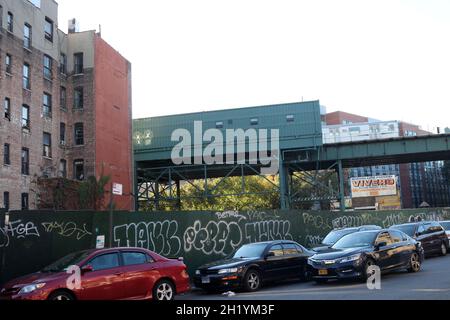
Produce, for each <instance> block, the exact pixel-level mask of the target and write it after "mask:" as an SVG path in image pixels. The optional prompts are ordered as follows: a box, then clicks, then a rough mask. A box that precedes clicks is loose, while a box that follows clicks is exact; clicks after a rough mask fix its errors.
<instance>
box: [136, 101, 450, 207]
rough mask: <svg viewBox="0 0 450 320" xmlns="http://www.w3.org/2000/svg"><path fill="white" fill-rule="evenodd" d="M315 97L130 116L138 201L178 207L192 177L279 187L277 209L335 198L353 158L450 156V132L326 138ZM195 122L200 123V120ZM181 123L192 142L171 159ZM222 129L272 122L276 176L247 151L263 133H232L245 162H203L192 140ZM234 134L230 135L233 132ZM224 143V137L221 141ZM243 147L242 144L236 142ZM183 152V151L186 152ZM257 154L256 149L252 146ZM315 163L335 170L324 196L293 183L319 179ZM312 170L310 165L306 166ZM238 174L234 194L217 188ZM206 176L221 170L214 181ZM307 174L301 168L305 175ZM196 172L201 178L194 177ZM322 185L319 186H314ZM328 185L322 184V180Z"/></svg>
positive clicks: (201, 189)
mask: <svg viewBox="0 0 450 320" xmlns="http://www.w3.org/2000/svg"><path fill="white" fill-rule="evenodd" d="M320 110H321V108H320V103H319V101H312V102H302V103H291V104H280V105H271V106H262V107H251V108H240V109H230V110H220V111H210V112H199V113H190V114H182V115H173V116H164V117H154V118H148V119H138V120H134V123H133V143H134V163H135V188H136V189H135V194H136V195H137V197H136V206H137V208H139V204H141V203H147V204H151V207H152V208H153V209H154V210H158V209H159V207H160V205H161V204H162V203H172V204H175V207H177V208H181V202H182V201H183V200H184V199H185V198H184V196H183V195H182V193H181V191H180V188H181V184H182V183H185V184H186V183H187V184H191V185H192V186H193V187H194V188H196V191H198V192H197V194H199V195H200V197H202V198H204V199H208V198H216V197H228V196H241V195H246V194H258V195H261V196H264V195H266V194H268V193H272V192H277V193H279V195H280V204H281V208H282V209H289V208H290V207H291V206H292V204H294V203H298V202H303V201H314V200H339V201H340V202H341V208H344V207H343V206H342V203H344V201H345V197H344V185H345V181H344V174H343V170H344V168H349V167H353V166H365V165H377V164H394V163H408V162H421V161H435V160H450V151H449V144H448V138H449V135H448V134H447V135H439V136H426V137H412V138H393V139H386V140H376V141H363V142H356V143H355V142H353V143H339V144H325V145H324V144H323V142H322V141H323V139H322V124H321V112H320ZM194 122H197V124H198V122H201V128H196V127H195V126H194ZM197 127H198V126H197ZM178 129H182V130H184V131H185V132H186V133H188V136H189V138H190V139H191V140H190V144H191V147H192V149H193V150H191V152H190V153H189V152H188V157H185V155H183V158H185V160H186V159H188V158H189V160H188V161H185V163H183V164H180V165H175V164H174V162H173V160H172V151H173V150H174V148H175V147H176V146H177V144H178V143H179V142H180V141H179V140H177V139H175V141H172V139H171V138H172V134H173V133H174V132H175V131H176V130H178ZM209 129H213V130H215V133H222V134H223V136H226V133H227V132H228V131H229V130H239V129H241V130H243V131H245V132H247V130H251V129H254V130H255V131H258V130H268V131H271V130H274V129H277V130H278V131H279V144H278V151H279V152H278V157H277V158H278V161H277V162H278V168H279V172H278V174H279V184H275V183H274V182H273V181H272V180H271V179H269V177H268V176H265V175H263V174H261V169H262V168H265V167H266V165H264V164H262V163H261V162H262V161H261V160H263V159H261V158H260V155H258V156H257V159H255V158H253V160H257V161H253V162H252V161H249V160H250V159H252V156H251V154H250V144H251V143H252V142H253V143H255V141H252V139H254V137H256V138H257V139H258V140H259V141H258V142H260V141H261V139H260V138H261V135H257V136H254V137H253V138H252V136H251V135H249V136H247V137H246V139H244V140H243V141H242V140H240V141H239V140H233V144H234V145H235V148H234V149H233V150H234V151H237V150H239V147H240V146H241V147H245V149H244V150H245V152H246V153H245V156H246V157H245V159H246V161H245V162H242V161H241V162H238V161H236V160H237V152H236V154H233V155H232V156H233V159H234V160H235V161H232V162H229V164H227V162H226V161H224V163H225V164H222V163H219V164H218V163H213V164H211V163H209V164H208V163H206V162H205V161H204V159H203V158H202V154H198V153H196V151H195V148H196V147H199V149H200V150H205V148H207V147H208V145H210V144H211V142H212V140H207V141H206V142H205V141H204V139H202V138H204V133H205V132H206V131H207V130H209ZM267 138H268V140H269V141H267V145H268V148H269V149H270V147H269V146H272V147H273V145H274V144H273V143H274V141H272V140H271V138H272V137H271V136H270V135H269V134H268V135H267ZM233 139H234V138H233ZM225 142H227V143H229V141H225ZM227 150H228V149H226V148H223V150H222V152H223V154H219V155H221V156H222V155H223V159H224V160H225V159H226V156H227V155H229V154H228V153H227ZM241 150H242V149H241ZM183 153H184V152H183ZM253 157H254V154H253ZM320 170H328V171H331V172H335V173H337V175H338V178H339V190H330V195H329V196H328V197H325V198H324V197H321V198H315V197H314V196H312V197H309V198H306V199H305V198H301V197H300V196H299V195H298V193H297V192H296V191H295V190H294V188H293V179H294V177H295V176H296V175H297V174H298V173H299V172H301V173H304V174H305V175H306V178H307V180H309V181H307V182H308V183H311V184H315V185H319V184H320V182H319V181H317V180H316V179H315V178H316V176H317V175H316V174H315V173H314V172H318V171H320ZM311 172H313V173H311ZM238 176H239V177H241V181H242V188H241V190H240V192H238V193H235V194H223V193H220V192H219V191H218V190H219V186H220V184H221V183H222V182H223V181H224V180H225V179H227V178H229V177H238ZM246 176H260V177H261V178H262V179H265V180H267V181H268V182H269V185H270V186H271V187H272V188H270V190H267V191H258V192H255V191H252V190H248V189H247V188H246V185H245V177H246ZM211 178H221V179H218V180H219V181H218V182H215V184H214V185H212V182H211ZM302 179H305V176H303V177H302ZM195 180H201V181H203V183H202V184H200V185H199V184H194V183H193V181H195ZM319 187H320V186H319ZM323 187H325V188H326V186H323Z"/></svg>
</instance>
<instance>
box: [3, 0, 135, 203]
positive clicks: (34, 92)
mask: <svg viewBox="0 0 450 320" xmlns="http://www.w3.org/2000/svg"><path fill="white" fill-rule="evenodd" d="M0 62H1V63H0V101H1V111H2V113H1V114H0V161H1V162H0V207H2V206H3V207H5V208H9V209H10V210H20V209H30V210H32V209H36V208H37V192H36V185H35V179H36V178H37V177H48V178H55V177H64V178H68V179H73V180H79V181H82V180H84V179H86V178H87V177H89V176H95V177H97V178H99V176H100V175H101V174H102V173H103V174H104V175H109V176H111V183H118V184H122V185H123V194H124V195H123V196H115V198H114V202H115V204H116V208H117V209H121V210H131V209H132V206H133V202H134V201H133V199H132V195H131V194H132V149H131V148H132V145H131V121H132V120H131V64H130V63H129V62H128V61H127V60H126V59H125V58H123V57H122V56H121V55H120V54H119V53H118V52H117V51H115V50H114V49H113V48H112V47H111V46H110V45H108V44H107V43H106V42H105V41H104V40H103V39H102V38H101V35H100V34H98V33H96V32H95V31H86V32H78V31H77V30H76V27H75V23H74V21H73V23H72V24H70V23H69V30H68V33H67V34H66V33H64V32H63V31H61V30H60V29H59V28H58V4H57V3H56V2H55V1H53V0H41V1H38V2H36V1H33V3H32V2H30V1H28V0H0ZM109 188H110V187H109V186H108V190H109ZM107 197H108V198H109V195H107Z"/></svg>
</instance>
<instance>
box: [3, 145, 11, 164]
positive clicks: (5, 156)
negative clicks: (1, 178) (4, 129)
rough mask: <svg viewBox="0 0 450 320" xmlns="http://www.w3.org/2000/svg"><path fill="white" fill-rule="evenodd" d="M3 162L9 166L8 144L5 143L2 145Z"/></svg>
mask: <svg viewBox="0 0 450 320" xmlns="http://www.w3.org/2000/svg"><path fill="white" fill-rule="evenodd" d="M3 164H4V165H7V166H9V165H10V164H11V155H10V145H9V143H5V144H4V145H3Z"/></svg>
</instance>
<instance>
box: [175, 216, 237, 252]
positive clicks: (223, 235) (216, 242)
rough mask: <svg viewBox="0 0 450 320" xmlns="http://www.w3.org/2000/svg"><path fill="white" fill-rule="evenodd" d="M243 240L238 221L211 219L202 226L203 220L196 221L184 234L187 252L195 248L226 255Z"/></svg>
mask: <svg viewBox="0 0 450 320" xmlns="http://www.w3.org/2000/svg"><path fill="white" fill-rule="evenodd" d="M242 240H243V235H242V231H241V228H240V226H239V224H238V223H237V222H225V221H218V222H217V221H210V222H208V224H206V225H205V226H202V223H201V221H195V223H194V224H193V225H192V226H190V227H189V228H187V229H186V231H185V232H184V235H183V241H184V251H185V252H191V251H192V250H195V251H200V252H203V253H204V254H206V255H211V254H215V255H222V256H226V255H227V254H229V253H231V252H233V251H234V250H235V249H236V248H237V247H239V246H240V245H241V243H242Z"/></svg>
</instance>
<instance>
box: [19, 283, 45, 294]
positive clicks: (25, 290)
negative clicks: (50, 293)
mask: <svg viewBox="0 0 450 320" xmlns="http://www.w3.org/2000/svg"><path fill="white" fill-rule="evenodd" d="M44 286H45V283H37V284H30V285H28V286H25V287H23V288H22V289H20V291H19V294H24V293H31V292H33V291H36V290H38V289H41V288H43V287H44Z"/></svg>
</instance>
